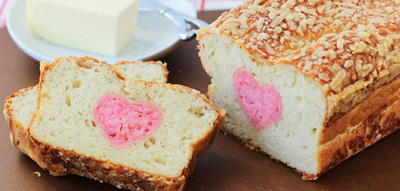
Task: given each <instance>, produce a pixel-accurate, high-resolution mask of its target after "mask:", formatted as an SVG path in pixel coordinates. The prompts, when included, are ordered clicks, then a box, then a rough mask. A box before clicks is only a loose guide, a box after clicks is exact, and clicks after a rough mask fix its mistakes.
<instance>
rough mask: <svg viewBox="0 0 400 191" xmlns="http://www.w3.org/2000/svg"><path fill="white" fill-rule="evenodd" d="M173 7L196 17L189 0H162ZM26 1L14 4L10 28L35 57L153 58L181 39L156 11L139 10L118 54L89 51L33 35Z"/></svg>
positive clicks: (9, 21)
mask: <svg viewBox="0 0 400 191" xmlns="http://www.w3.org/2000/svg"><path fill="white" fill-rule="evenodd" d="M161 2H162V3H165V4H167V5H169V6H170V7H173V8H174V10H176V11H178V12H180V13H183V14H186V15H188V16H191V17H196V16H197V14H196V9H195V8H194V7H193V5H192V4H191V3H190V2H189V1H187V0H163V1H161ZM26 7H27V1H26V0H18V1H17V2H15V4H14V5H13V6H12V7H11V9H10V12H9V14H8V18H7V29H8V32H9V33H10V35H11V38H12V39H13V40H14V42H15V43H16V44H17V45H18V47H19V48H21V49H22V50H23V51H24V52H25V53H26V54H28V55H29V56H30V57H32V58H34V59H35V60H38V61H42V60H46V61H53V60H54V58H57V57H65V56H78V57H80V56H91V57H94V58H96V59H98V60H102V61H106V62H108V63H110V64H113V63H116V62H119V61H122V60H128V61H134V60H154V59H158V58H160V57H162V56H164V55H166V54H167V53H169V52H170V51H172V50H173V49H174V48H175V47H176V46H177V45H178V43H179V42H180V40H179V38H178V29H177V27H176V26H175V25H174V24H173V23H172V22H171V21H170V20H168V19H166V18H164V17H162V16H161V15H159V14H157V13H156V12H147V13H146V12H139V20H138V29H137V33H136V37H135V39H134V40H133V41H132V42H131V43H130V44H129V45H128V46H127V47H126V48H125V49H124V50H123V51H122V52H121V53H120V54H119V55H118V56H117V57H108V56H103V55H99V54H94V53H90V52H86V51H80V50H76V49H71V48H67V47H63V46H58V45H55V44H52V43H49V42H47V41H44V40H43V39H40V38H38V37H36V36H34V35H33V34H32V33H31V31H30V30H29V27H28V21H27V18H28V16H27V11H26V9H27V8H26Z"/></svg>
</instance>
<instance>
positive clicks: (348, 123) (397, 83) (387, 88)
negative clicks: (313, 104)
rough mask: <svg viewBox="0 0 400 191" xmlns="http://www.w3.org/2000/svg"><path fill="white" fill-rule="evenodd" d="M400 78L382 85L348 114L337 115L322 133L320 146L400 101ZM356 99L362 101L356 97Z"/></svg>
mask: <svg viewBox="0 0 400 191" xmlns="http://www.w3.org/2000/svg"><path fill="white" fill-rule="evenodd" d="M399 88H400V77H397V78H396V79H395V80H393V81H392V82H390V83H388V84H382V85H381V86H380V87H379V88H377V89H376V90H375V91H372V92H369V93H368V97H367V98H366V99H365V100H364V101H363V102H361V103H360V104H358V105H357V106H356V107H354V108H353V109H352V110H350V111H349V112H347V113H346V114H340V115H339V114H337V115H338V116H333V117H335V118H336V117H337V118H336V119H337V120H335V122H334V123H331V124H328V125H329V126H326V125H327V124H325V126H324V127H323V128H322V131H321V138H320V141H319V144H325V143H326V142H329V141H331V140H333V139H334V138H335V137H336V136H338V135H340V134H343V133H345V132H346V131H347V129H348V128H349V127H352V126H355V125H357V124H359V123H361V122H362V121H364V120H365V119H367V118H368V117H369V116H370V115H372V114H373V113H375V112H376V111H377V110H379V109H380V108H382V107H384V106H388V105H392V104H393V103H394V102H395V101H397V100H398V99H399V96H400V92H398V89H399ZM354 99H360V98H358V97H355V98H354Z"/></svg>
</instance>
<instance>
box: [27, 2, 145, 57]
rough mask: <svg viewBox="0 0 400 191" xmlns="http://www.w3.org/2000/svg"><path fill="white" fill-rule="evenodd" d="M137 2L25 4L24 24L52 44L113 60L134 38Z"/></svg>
mask: <svg viewBox="0 0 400 191" xmlns="http://www.w3.org/2000/svg"><path fill="white" fill-rule="evenodd" d="M138 4H139V2H138V1H137V0H29V3H28V22H29V27H30V29H31V31H32V32H33V33H34V34H35V35H36V36H38V37H41V38H43V39H44V40H46V41H49V42H51V43H54V44H58V45H62V46H66V47H70V48H75V49H80V50H84V51H88V52H93V53H97V54H102V55H106V56H117V55H118V54H119V53H120V52H121V51H122V50H123V49H124V48H125V47H126V46H127V45H128V44H129V43H130V42H131V41H132V40H133V38H134V36H135V33H136V27H137V15H138Z"/></svg>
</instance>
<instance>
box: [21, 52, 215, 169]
mask: <svg viewBox="0 0 400 191" xmlns="http://www.w3.org/2000/svg"><path fill="white" fill-rule="evenodd" d="M45 70H47V71H44V73H43V75H42V78H41V87H40V93H39V109H38V110H37V111H36V113H35V115H34V118H33V120H32V122H31V124H30V127H29V132H30V134H31V136H32V137H33V139H34V140H35V141H36V142H40V143H45V144H48V145H52V146H54V147H60V148H63V149H66V150H71V151H75V152H76V153H78V154H79V155H83V156H86V157H94V158H96V159H99V160H101V161H110V162H113V163H116V164H121V165H124V166H127V167H132V168H134V169H136V170H139V171H145V172H149V173H153V174H159V175H163V176H167V177H176V176H179V175H180V174H182V171H183V169H184V168H185V167H186V165H187V164H188V163H189V161H190V160H191V157H192V151H193V147H194V146H195V145H196V144H197V142H198V141H199V140H200V139H201V138H203V136H204V135H205V134H207V132H210V131H212V130H213V127H214V122H215V120H217V118H218V117H220V116H219V113H218V112H217V111H216V110H215V108H213V107H212V105H210V104H209V103H208V102H207V101H205V100H204V99H202V98H201V97H200V96H199V92H197V91H193V90H190V89H188V88H185V87H181V86H176V85H168V84H161V83H153V82H144V81H134V80H127V81H125V80H124V79H122V78H121V77H120V76H119V75H118V74H117V73H115V71H114V69H112V67H110V66H108V65H106V64H98V63H95V61H93V60H86V61H84V62H83V63H80V62H78V63H75V62H74V61H71V60H69V59H64V60H59V61H58V63H57V64H53V65H49V66H47V68H46V69H45ZM110 94H116V95H120V96H122V97H125V98H126V100H127V101H128V102H129V103H130V104H133V103H136V102H149V103H152V104H153V105H155V106H157V107H159V108H160V109H161V111H162V115H163V118H162V121H161V124H160V127H159V128H158V129H157V130H156V131H154V133H152V134H151V135H149V136H147V137H145V138H143V139H140V140H137V141H135V142H134V143H133V144H132V145H129V146H126V147H115V146H114V145H113V144H112V143H110V141H109V140H108V139H107V138H106V137H105V136H104V133H103V129H102V128H100V127H98V124H97V123H96V120H95V118H94V115H93V108H94V105H95V103H96V101H97V100H99V99H100V98H101V97H102V96H104V95H110Z"/></svg>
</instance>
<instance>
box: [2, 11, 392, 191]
mask: <svg viewBox="0 0 400 191" xmlns="http://www.w3.org/2000/svg"><path fill="white" fill-rule="evenodd" d="M221 13H222V12H221V11H207V12H200V13H199V17H200V18H202V19H204V20H206V21H208V22H212V21H213V20H215V19H216V18H217V17H218V16H219V15H220V14H221ZM196 46H197V41H195V40H192V41H190V42H184V43H181V44H180V45H179V46H178V48H177V49H175V50H174V51H173V52H171V53H170V54H168V55H167V56H165V57H163V58H161V60H162V61H164V62H167V63H168V69H169V71H170V74H169V82H170V83H174V84H176V83H177V84H183V85H186V86H189V87H191V88H195V89H198V90H200V91H201V92H203V93H206V91H207V86H208V84H209V83H210V78H209V77H208V76H207V74H206V73H205V72H204V70H203V69H202V66H201V63H200V59H199V57H198V55H197V53H198V52H197V49H196ZM66 56H68V55H66ZM38 79H39V65H38V62H37V61H35V60H33V59H32V58H30V57H28V56H27V55H25V54H24V53H23V52H22V51H21V50H20V49H19V48H18V47H17V46H16V45H15V44H14V42H13V41H12V39H11V38H10V36H9V34H8V32H7V30H6V29H0V100H1V101H0V104H1V105H4V100H5V98H6V97H7V96H8V95H10V94H12V93H14V92H16V91H17V90H19V89H22V88H26V87H28V86H32V85H36V84H37V83H38ZM0 125H1V126H0V191H8V190H13V191H22V190H32V191H36V190H46V191H47V190H55V191H63V190H65V191H68V190H96V191H100V190H119V189H117V188H115V187H113V186H111V185H108V184H106V183H105V184H102V183H99V182H96V181H94V180H90V179H87V178H83V177H79V176H75V175H69V176H64V177H53V176H50V175H49V173H48V172H46V171H44V170H42V169H40V168H39V166H38V165H36V163H35V162H33V161H32V160H30V158H29V157H27V156H26V155H23V154H21V153H20V152H19V151H18V150H16V149H15V148H14V147H13V146H12V144H11V143H10V140H9V129H8V124H7V123H6V121H5V120H4V118H3V117H1V118H0ZM33 172H40V173H41V174H42V176H41V177H37V176H36V175H35V174H33ZM186 190H400V132H395V133H393V134H392V135H390V136H388V137H386V138H385V139H383V140H382V141H379V142H378V143H377V144H375V145H373V146H371V147H370V148H367V149H366V150H364V151H363V152H361V153H359V154H357V155H356V156H355V157H352V158H351V159H349V160H347V161H345V162H344V163H342V164H340V165H339V166H337V167H335V168H334V169H333V170H331V171H330V172H328V173H327V174H325V175H324V176H322V177H321V178H320V179H319V180H317V181H303V180H302V179H301V177H300V176H299V175H298V174H297V173H296V172H294V171H293V170H292V169H290V168H288V167H286V166H285V165H282V164H280V163H278V162H276V161H273V160H271V159H270V158H269V157H267V156H264V155H262V154H260V153H256V152H254V151H250V150H248V149H247V148H245V147H244V146H243V145H242V144H241V143H240V142H238V141H236V140H235V139H233V138H232V137H229V136H225V135H223V133H220V134H219V135H218V136H217V138H216V139H215V142H214V144H213V145H212V146H211V148H210V149H209V150H208V151H207V152H206V153H205V154H204V155H203V156H202V157H200V158H198V159H197V164H196V167H195V170H194V173H193V174H192V175H191V176H190V178H189V180H188V182H187V185H186Z"/></svg>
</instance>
